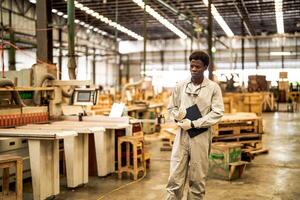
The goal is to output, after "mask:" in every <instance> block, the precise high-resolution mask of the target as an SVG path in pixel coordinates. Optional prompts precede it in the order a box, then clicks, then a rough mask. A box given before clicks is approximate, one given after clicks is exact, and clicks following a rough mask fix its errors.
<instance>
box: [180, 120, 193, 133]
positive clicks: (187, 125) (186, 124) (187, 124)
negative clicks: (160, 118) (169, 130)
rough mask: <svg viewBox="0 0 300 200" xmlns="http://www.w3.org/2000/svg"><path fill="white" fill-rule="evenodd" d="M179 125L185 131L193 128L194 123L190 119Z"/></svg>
mask: <svg viewBox="0 0 300 200" xmlns="http://www.w3.org/2000/svg"><path fill="white" fill-rule="evenodd" d="M177 125H178V126H180V127H181V128H182V129H183V130H185V131H186V130H189V129H191V128H192V122H191V120H189V119H184V120H182V121H180V122H178V123H177Z"/></svg>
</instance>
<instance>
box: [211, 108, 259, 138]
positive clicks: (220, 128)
mask: <svg viewBox="0 0 300 200" xmlns="http://www.w3.org/2000/svg"><path fill="white" fill-rule="evenodd" d="M262 132H263V131H262V118H261V117H257V116H256V114H254V113H234V114H225V115H224V116H223V117H222V119H221V121H220V122H219V123H218V124H215V125H214V126H212V133H213V136H220V135H240V134H258V133H262Z"/></svg>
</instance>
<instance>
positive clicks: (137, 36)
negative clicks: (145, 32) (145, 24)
mask: <svg viewBox="0 0 300 200" xmlns="http://www.w3.org/2000/svg"><path fill="white" fill-rule="evenodd" d="M74 5H75V7H76V8H78V9H80V10H82V11H84V12H86V13H87V14H88V15H91V16H92V17H95V18H96V19H99V20H100V21H102V22H104V23H106V24H108V25H109V26H112V27H115V28H116V29H117V30H119V31H121V32H123V33H125V34H127V35H129V36H131V37H133V38H135V39H137V40H143V39H144V38H143V37H142V36H140V35H138V34H136V33H134V32H133V31H131V30H129V29H127V28H125V27H124V26H122V25H120V24H118V23H116V22H113V21H112V20H110V19H108V18H107V17H104V16H103V15H100V14H99V13H97V12H95V11H94V10H92V9H90V8H88V7H86V6H83V5H82V4H80V3H78V2H77V1H74ZM103 33H105V35H106V34H107V33H106V32H104V31H103Z"/></svg>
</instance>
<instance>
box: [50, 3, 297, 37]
mask: <svg viewBox="0 0 300 200" xmlns="http://www.w3.org/2000/svg"><path fill="white" fill-rule="evenodd" d="M134 1H135V2H138V0H77V1H76V2H77V3H78V5H79V4H81V5H80V6H77V8H76V10H75V19H77V20H80V21H82V22H84V23H86V24H89V25H91V26H93V27H95V28H97V29H100V30H103V31H105V32H106V33H108V34H110V35H115V34H116V32H115V27H113V26H110V25H108V23H105V22H103V21H101V20H99V19H97V18H96V17H95V16H96V15H94V16H92V14H93V12H90V13H86V11H85V10H84V9H82V6H84V7H87V8H89V9H91V10H92V11H94V12H96V13H98V14H100V15H101V16H103V17H106V18H108V19H109V20H111V21H113V22H116V23H117V24H119V25H121V26H123V27H125V28H127V29H129V30H131V31H133V32H134V33H136V34H137V35H138V36H142V37H143V36H144V10H143V8H141V7H140V6H139V5H138V4H137V3H135V2H134ZM275 1H280V0H275ZM275 1H274V0H213V1H212V3H213V4H214V6H215V8H216V9H217V11H218V12H219V14H220V16H221V17H223V19H224V21H225V22H226V23H227V25H228V27H229V28H230V29H231V30H232V32H233V34H234V35H243V34H244V35H261V34H267V35H269V34H276V33H277V26H276V25H277V24H276V14H275V13H276V12H275ZM204 2H205V0H203V1H202V0H197V1H195V0H147V5H149V6H150V7H151V8H153V9H154V10H155V11H156V12H157V13H158V14H160V15H161V16H162V17H164V18H165V19H167V20H168V21H169V22H171V24H173V25H174V26H175V27H177V28H178V29H179V30H180V31H182V32H183V33H184V34H185V35H187V36H188V37H189V36H191V35H194V36H195V37H201V36H203V35H204V34H205V28H206V27H207V11H208V7H207V4H205V3H204ZM206 2H207V0H206ZM52 8H53V9H55V10H57V11H56V12H62V13H65V14H67V2H66V1H65V0H52ZM282 13H283V22H284V32H285V33H295V32H297V31H298V32H299V31H300V0H284V1H282ZM98 18H99V17H98ZM102 19H103V18H102ZM213 19H214V20H213V31H214V34H215V36H226V33H225V32H224V31H223V29H222V28H221V26H220V25H219V23H218V22H217V21H216V18H213ZM242 19H243V20H242ZM118 37H119V38H121V39H123V40H135V38H133V37H131V36H129V35H128V34H125V33H123V32H122V31H118ZM178 37H179V36H178V34H177V35H176V34H175V33H173V32H172V31H170V30H169V29H168V28H166V26H164V25H163V24H162V23H160V22H159V21H158V20H156V19H155V18H154V17H153V16H152V15H149V14H147V38H148V39H171V38H178Z"/></svg>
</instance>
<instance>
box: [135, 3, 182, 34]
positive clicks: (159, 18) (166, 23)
mask: <svg viewBox="0 0 300 200" xmlns="http://www.w3.org/2000/svg"><path fill="white" fill-rule="evenodd" d="M132 1H133V2H134V3H136V4H137V5H139V6H140V7H141V8H142V9H144V2H143V1H142V0H132ZM146 12H147V13H149V14H150V15H151V16H152V17H154V18H155V19H156V20H157V21H159V22H160V23H161V24H162V25H164V26H165V27H167V28H168V29H169V30H170V31H172V32H173V33H175V34H176V35H178V36H179V37H180V38H182V39H186V38H187V36H186V34H184V33H183V32H182V31H181V30H179V29H178V28H177V27H176V26H174V25H173V24H172V23H171V22H169V21H168V20H167V19H165V18H164V17H163V16H161V15H160V14H158V13H157V12H156V11H155V10H154V9H153V8H151V7H150V6H149V5H146Z"/></svg>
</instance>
